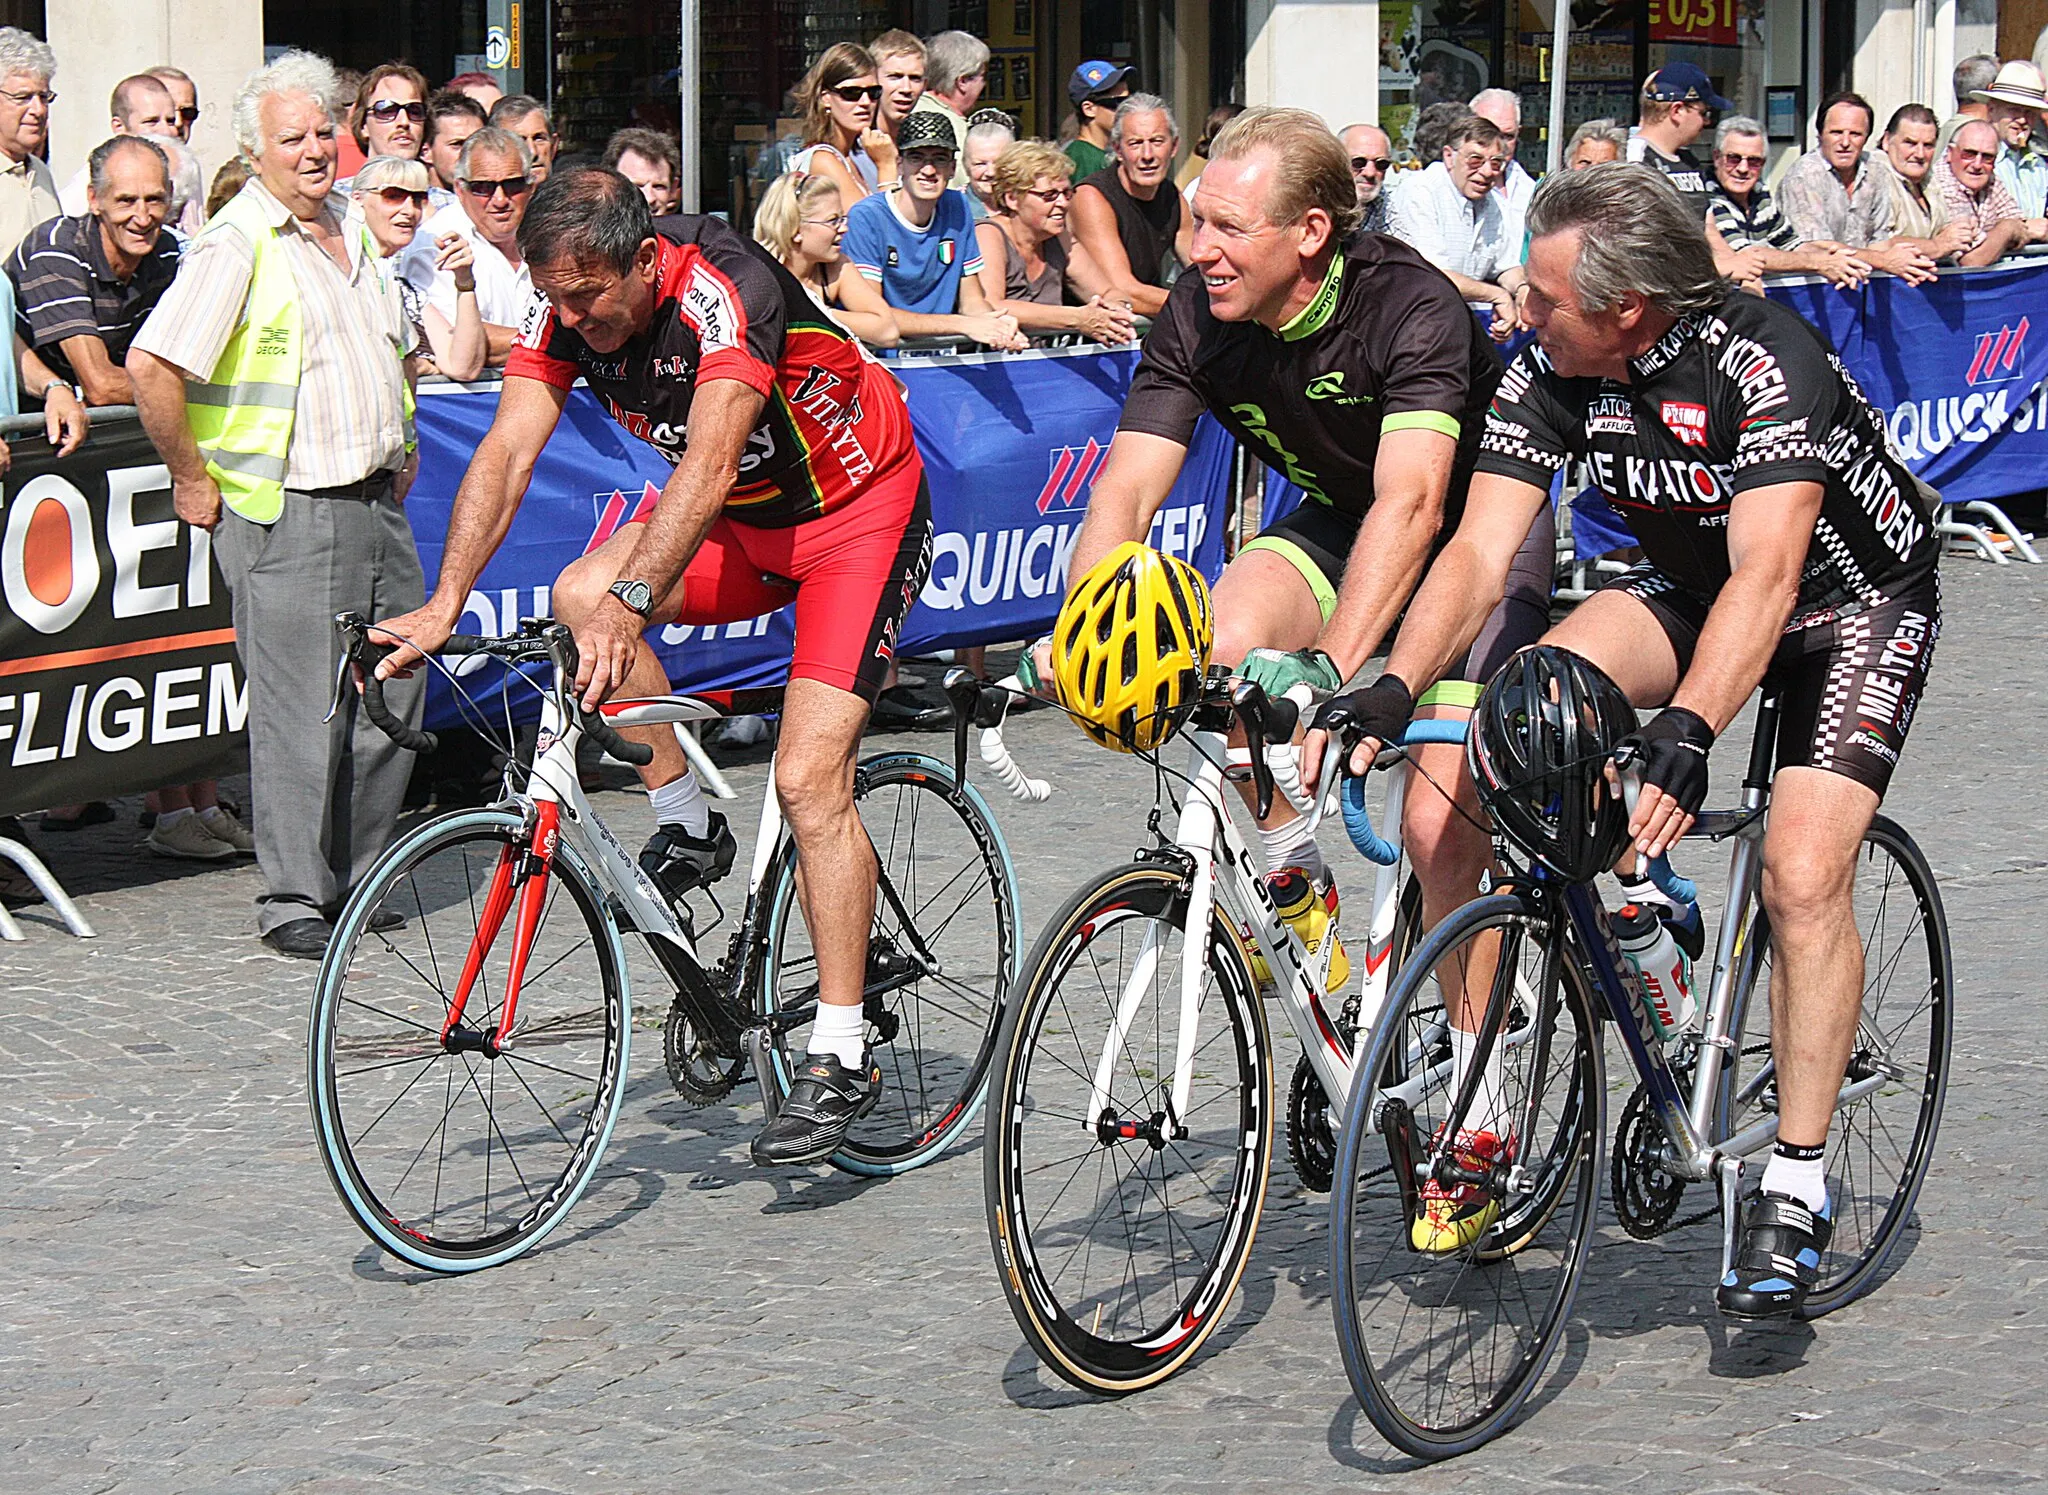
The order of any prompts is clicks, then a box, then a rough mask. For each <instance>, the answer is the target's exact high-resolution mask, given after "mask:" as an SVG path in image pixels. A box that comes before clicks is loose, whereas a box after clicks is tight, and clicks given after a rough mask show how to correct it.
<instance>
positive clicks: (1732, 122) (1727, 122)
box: [1714, 114, 1771, 156]
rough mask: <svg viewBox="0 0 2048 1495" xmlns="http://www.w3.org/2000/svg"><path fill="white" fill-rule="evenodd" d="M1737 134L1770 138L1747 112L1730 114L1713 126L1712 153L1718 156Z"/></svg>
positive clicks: (1761, 138) (1760, 138)
mask: <svg viewBox="0 0 2048 1495" xmlns="http://www.w3.org/2000/svg"><path fill="white" fill-rule="evenodd" d="M1737 135H1754V136H1756V137H1757V139H1759V140H1765V141H1768V140H1769V139H1770V138H1771V137H1770V136H1768V135H1766V134H1765V133H1764V127H1763V126H1762V125H1760V124H1758V123H1757V122H1756V121H1755V120H1753V119H1751V118H1750V117H1749V116H1748V115H1747V114H1731V115H1729V116H1728V117H1727V118H1726V119H1724V120H1722V121H1721V123H1719V124H1718V125H1716V126H1714V154H1715V155H1717V156H1718V155H1719V154H1720V153H1721V152H1722V151H1723V150H1724V149H1726V148H1727V145H1728V142H1729V141H1730V140H1732V139H1734V138H1735V137H1736V136H1737Z"/></svg>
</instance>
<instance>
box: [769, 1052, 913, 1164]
mask: <svg viewBox="0 0 2048 1495" xmlns="http://www.w3.org/2000/svg"><path fill="white" fill-rule="evenodd" d="M881 1098H882V1066H881V1065H879V1064H877V1063H875V1056H874V1055H873V1054H871V1053H866V1052H864V1053H862V1054H861V1056H860V1064H859V1066H858V1067H857V1068H853V1069H849V1068H847V1066H846V1065H844V1064H842V1063H840V1062H839V1057H838V1056H837V1055H836V1054H811V1055H808V1056H807V1057H806V1058H805V1059H804V1063H803V1068H801V1069H799V1070H798V1071H797V1072H796V1083H795V1084H793V1085H791V1086H790V1087H789V1098H788V1099H787V1100H785V1101H783V1103H782V1109H781V1110H780V1111H778V1112H777V1113H776V1115H775V1119H774V1120H773V1121H771V1122H769V1123H768V1125H766V1126H765V1127H763V1128H761V1134H760V1135H759V1136H758V1137H756V1138H754V1142H753V1146H752V1147H751V1148H750V1149H749V1150H750V1151H751V1152H752V1153H753V1155H754V1161H755V1162H756V1163H758V1164H759V1165H760V1166H762V1167H763V1168H777V1167H783V1168H787V1167H801V1166H803V1165H805V1164H807V1163H822V1162H824V1161H825V1160H826V1159H827V1158H829V1157H831V1156H832V1154H833V1153H835V1152H837V1151H839V1144H840V1143H842V1142H844V1141H845V1140H846V1130H847V1128H848V1127H850V1126H852V1125H853V1124H854V1123H855V1122H856V1121H858V1120H860V1119H861V1117H863V1116H865V1115H867V1114H868V1112H870V1111H872V1110H874V1108H875V1102H876V1101H878V1100H880V1099H881Z"/></svg>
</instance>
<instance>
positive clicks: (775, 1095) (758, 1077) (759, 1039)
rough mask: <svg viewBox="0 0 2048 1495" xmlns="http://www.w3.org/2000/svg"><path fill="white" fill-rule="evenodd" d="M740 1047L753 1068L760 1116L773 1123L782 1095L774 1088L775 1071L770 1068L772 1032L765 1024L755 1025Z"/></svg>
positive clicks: (779, 1111) (779, 1112) (772, 1051)
mask: <svg viewBox="0 0 2048 1495" xmlns="http://www.w3.org/2000/svg"><path fill="white" fill-rule="evenodd" d="M742 1046H743V1047H744V1048H745V1049H746V1051H747V1062H748V1063H750V1064H752V1065H753V1066H754V1084H755V1085H756V1086H758V1087H759V1089H760V1091H761V1114H762V1116H763V1117H764V1118H765V1119H766V1120H768V1121H773V1120H774V1119H775V1118H776V1117H777V1116H778V1115H780V1114H781V1111H782V1095H781V1093H780V1092H779V1091H778V1090H777V1089H776V1088H775V1081H774V1078H773V1076H774V1074H775V1071H774V1070H773V1069H772V1068H771V1067H770V1066H771V1065H773V1064H774V1063H775V1054H774V1047H775V1038H774V1030H773V1029H772V1028H770V1027H769V1026H767V1025H766V1024H756V1025H755V1026H753V1027H751V1028H749V1029H747V1031H746V1035H745V1037H744V1039H743V1040H742Z"/></svg>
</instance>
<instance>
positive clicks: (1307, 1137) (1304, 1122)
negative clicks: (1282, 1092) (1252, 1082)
mask: <svg viewBox="0 0 2048 1495" xmlns="http://www.w3.org/2000/svg"><path fill="white" fill-rule="evenodd" d="M1287 1156H1288V1157H1289V1158H1291V1159H1293V1161H1294V1172H1295V1176H1296V1177H1297V1178H1299V1179H1300V1180H1301V1182H1302V1186H1303V1187H1304V1188H1309V1189H1313V1190H1315V1192H1316V1193H1318V1194H1327V1193H1329V1192H1330V1184H1331V1181H1332V1180H1333V1179H1334V1178H1335V1177H1336V1174H1337V1135H1336V1132H1335V1131H1334V1130H1333V1129H1332V1127H1331V1125H1330V1097H1329V1096H1328V1095H1327V1094H1326V1093H1325V1092H1324V1090H1323V1082H1322V1079H1321V1077H1320V1076H1318V1075H1317V1074H1316V1071H1315V1066H1314V1065H1312V1064H1310V1063H1309V1062H1308V1055H1306V1054H1303V1055H1302V1056H1301V1057H1300V1058H1299V1059H1297V1060H1295V1061H1294V1078H1293V1079H1292V1080H1290V1081H1289V1082H1288V1085H1287Z"/></svg>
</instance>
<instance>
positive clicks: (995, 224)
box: [974, 140, 1137, 343]
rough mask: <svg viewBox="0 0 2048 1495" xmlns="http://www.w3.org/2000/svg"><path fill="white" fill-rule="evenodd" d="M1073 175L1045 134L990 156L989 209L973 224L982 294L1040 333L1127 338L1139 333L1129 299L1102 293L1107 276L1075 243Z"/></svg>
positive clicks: (1103, 339) (1109, 339)
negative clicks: (1071, 221) (993, 165)
mask: <svg viewBox="0 0 2048 1495" xmlns="http://www.w3.org/2000/svg"><path fill="white" fill-rule="evenodd" d="M1073 174H1074V163H1073V162H1072V161H1070V160H1068V159H1067V157H1066V155H1065V154H1064V153H1063V152H1061V151H1059V150H1058V149H1056V148H1055V147H1053V146H1051V145H1048V144H1046V142H1045V141H1043V140H1020V141H1018V142H1017V143H1016V144H1015V145H1012V146H1011V147H1010V148H1009V149H1008V150H1006V151H1004V152H1003V153H1002V155H1000V156H998V157H997V158H996V168H995V177H994V180H993V182H992V184H991V187H990V194H989V195H990V196H991V198H992V199H993V200H994V201H993V207H994V211H993V212H992V213H991V215H990V216H989V217H988V218H987V219H985V220H984V221H983V222H981V223H979V224H976V225H975V230H974V232H975V237H976V240H977V242H978V243H979V244H980V246H981V288H982V293H983V294H984V295H985V296H987V297H988V300H989V305H990V308H991V309H992V310H994V311H998V312H1007V313H1009V314H1010V315H1011V316H1013V317H1015V318H1016V319H1017V325H1018V326H1019V327H1021V328H1023V329H1024V331H1026V332H1028V333H1033V334H1035V335H1037V336H1038V337H1039V338H1040V339H1044V338H1046V337H1047V336H1048V335H1054V336H1057V335H1059V334H1062V333H1076V332H1078V333H1080V334H1081V335H1082V336H1083V337H1088V338H1093V339H1094V340H1095V341H1096V342H1098V343H1127V342H1129V341H1131V339H1132V338H1133V337H1135V336H1136V335H1137V334H1136V333H1135V331H1134V330H1133V326H1134V324H1133V320H1132V315H1131V308H1130V306H1129V304H1128V303H1126V302H1122V301H1105V300H1104V299H1103V297H1104V293H1106V292H1107V291H1108V290H1109V277H1108V276H1106V275H1104V274H1103V273H1102V272H1101V271H1100V270H1099V269H1097V268H1096V265H1095V263H1094V261H1092V260H1091V259H1089V258H1088V251H1087V250H1085V249H1083V248H1082V247H1081V246H1080V245H1079V244H1077V243H1075V242H1074V236H1073V232H1072V229H1071V226H1070V224H1069V222H1068V213H1067V210H1068V208H1069V207H1071V206H1072V204H1073V200H1074V188H1073V185H1072V181H1073ZM1070 302H1077V303H1080V304H1078V305H1070V304H1069V303H1070Z"/></svg>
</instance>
